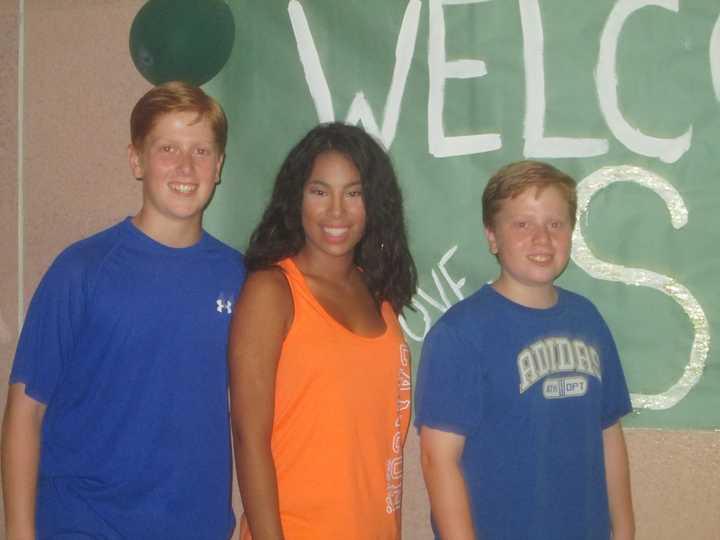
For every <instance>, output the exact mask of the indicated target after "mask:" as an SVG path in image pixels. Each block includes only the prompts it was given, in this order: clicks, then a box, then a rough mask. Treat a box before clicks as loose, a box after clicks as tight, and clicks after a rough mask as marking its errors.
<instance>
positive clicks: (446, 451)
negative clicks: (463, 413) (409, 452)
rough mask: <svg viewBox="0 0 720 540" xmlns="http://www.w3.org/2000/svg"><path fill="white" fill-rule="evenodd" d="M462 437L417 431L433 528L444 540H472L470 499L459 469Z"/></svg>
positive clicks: (444, 432) (433, 431) (462, 444)
mask: <svg viewBox="0 0 720 540" xmlns="http://www.w3.org/2000/svg"><path fill="white" fill-rule="evenodd" d="M464 447H465V437H463V436H462V435H458V434H456V433H450V432H447V431H440V430H437V429H432V428H429V427H427V426H422V427H421V428H420V452H421V457H420V460H421V464H422V470H423V476H424V477H425V485H426V486H427V490H428V495H429V496H430V508H431V511H432V516H433V519H434V521H435V526H436V527H437V529H438V532H439V533H440V537H441V538H442V539H443V540H474V539H475V532H474V530H473V523H472V517H471V514H470V499H469V498H468V494H467V488H466V487H465V479H464V477H463V474H462V471H461V469H460V458H461V456H462V451H463V448H464Z"/></svg>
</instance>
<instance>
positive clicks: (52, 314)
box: [10, 255, 84, 404]
mask: <svg viewBox="0 0 720 540" xmlns="http://www.w3.org/2000/svg"><path fill="white" fill-rule="evenodd" d="M68 259H69V258H68V257H67V256H63V255H60V257H58V259H56V260H55V262H54V263H53V264H52V265H51V267H50V269H49V270H48V271H47V273H46V274H45V276H44V277H43V278H42V280H41V282H40V284H39V285H38V288H37V290H36V291H35V294H34V295H33V299H32V301H31V303H30V307H29V309H28V312H27V316H26V318H25V323H24V324H23V329H22V332H21V333H20V339H19V341H18V346H17V350H16V353H15V360H14V362H13V368H12V371H11V373H10V383H11V384H12V383H24V384H25V393H26V394H27V395H28V396H30V397H31V398H33V399H35V400H37V401H39V402H41V403H44V404H48V403H49V401H50V399H51V397H52V394H53V392H54V390H55V387H56V386H57V384H58V381H59V380H60V378H61V376H62V373H63V369H65V367H66V366H67V364H68V362H69V359H70V357H71V355H72V351H73V349H74V346H75V337H76V332H77V329H78V328H79V327H80V326H81V322H80V321H81V317H82V313H83V296H84V294H83V287H82V268H81V267H78V265H73V264H72V261H70V260H68Z"/></svg>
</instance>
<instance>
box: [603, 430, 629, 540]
mask: <svg viewBox="0 0 720 540" xmlns="http://www.w3.org/2000/svg"><path fill="white" fill-rule="evenodd" d="M603 450H604V452H605V478H606V480H607V489H608V503H609V505H610V524H611V527H612V538H613V540H632V539H633V538H635V517H634V515H633V506H632V495H631V491H630V467H629V465H628V456H627V448H626V446H625V438H624V437H623V432H622V427H621V426H620V422H617V423H615V424H613V425H612V426H610V427H608V428H606V429H605V430H604V431H603Z"/></svg>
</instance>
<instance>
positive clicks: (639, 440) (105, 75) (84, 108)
mask: <svg viewBox="0 0 720 540" xmlns="http://www.w3.org/2000/svg"><path fill="white" fill-rule="evenodd" d="M142 4H143V1H142V0H25V14H24V32H25V50H24V62H23V64H22V67H23V69H24V79H25V83H24V86H23V93H22V95H23V100H24V111H23V114H22V122H23V129H24V134H23V141H22V148H21V150H22V154H23V155H24V158H23V160H22V169H23V170H22V174H21V175H20V178H18V165H19V162H18V145H17V139H18V127H19V126H18V77H19V73H20V71H19V69H18V63H17V58H18V39H19V33H18V28H19V21H20V18H19V15H18V5H19V2H16V1H15V0H0V66H1V71H0V158H1V159H2V163H3V168H4V172H3V173H2V176H0V355H1V356H0V359H1V360H0V377H2V378H3V380H5V379H6V377H7V373H8V370H9V367H10V364H11V361H12V352H13V350H14V347H15V342H16V337H17V320H18V316H17V312H18V305H19V302H18V286H19V283H20V282H21V281H22V282H23V283H24V286H23V295H22V296H23V298H24V302H25V303H27V302H28V300H29V298H30V296H31V295H32V292H33V291H34V289H35V287H36V285H37V282H38V280H39V279H40V277H41V276H42V274H43V272H44V271H45V269H46V268H47V266H48V264H49V263H50V261H51V260H52V259H53V257H54V256H55V255H56V254H57V253H58V251H59V250H60V249H61V248H62V247H63V246H65V245H66V244H68V243H69V242H71V241H73V240H76V239H78V238H80V237H83V236H85V235H87V234H89V233H91V232H92V231H95V230H98V229H100V228H102V227H105V226H107V225H109V224H111V223H113V222H115V221H117V220H118V219H119V218H120V217H122V216H125V215H128V214H131V213H134V212H135V211H136V210H137V208H138V202H139V197H140V190H139V186H138V185H137V184H136V182H135V181H134V180H133V179H132V177H131V176H130V174H129V171H128V167H127V163H126V153H125V148H126V145H127V142H128V127H127V124H128V122H127V118H128V114H129V111H130V109H131V107H132V105H133V103H134V102H135V101H136V100H137V98H138V97H139V96H140V95H142V93H143V92H144V91H145V90H146V89H147V88H148V84H147V83H146V82H145V81H144V80H143V79H142V78H141V77H140V75H138V73H137V72H136V71H135V69H134V67H133V66H132V63H131V61H130V57H129V54H128V31H129V27H130V23H131V22H132V18H133V17H134V15H135V13H136V12H137V10H138V9H139V7H140V6H141V5H142ZM20 191H22V193H23V201H24V202H23V205H22V212H21V216H20V219H18V194H19V192H20ZM19 228H20V229H21V231H22V233H23V241H22V247H23V249H24V255H23V257H22V261H20V264H18V239H19V234H18V233H19ZM20 269H22V270H20ZM19 277H21V278H22V279H21V280H19ZM5 395H6V387H5V385H2V386H0V402H4V400H5ZM627 439H628V445H629V450H630V458H631V468H632V475H633V489H634V498H635V506H636V512H637V522H638V538H639V539H640V540H664V539H668V540H670V539H676V538H682V539H684V540H720V432H682V431H646V430H632V431H630V432H629V433H628V434H627ZM404 531H405V538H406V539H409V540H424V539H430V538H431V534H430V533H429V530H428V508H427V500H426V497H425V493H424V491H423V487H422V479H421V477H420V471H419V467H418V451H417V438H416V437H415V435H414V433H411V434H410V438H409V442H408V447H407V450H406V490H405V503H404Z"/></svg>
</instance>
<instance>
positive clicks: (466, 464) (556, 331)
mask: <svg viewBox="0 0 720 540" xmlns="http://www.w3.org/2000/svg"><path fill="white" fill-rule="evenodd" d="M557 291H558V295H559V296H558V301H557V303H556V305H555V306H553V307H551V308H549V309H532V308H528V307H525V306H522V305H519V304H516V303H514V302H512V301H510V300H509V299H507V298H505V297H504V296H502V295H500V294H499V293H498V292H496V291H495V289H493V288H492V286H489V285H485V286H483V287H482V288H481V289H480V290H479V291H478V292H476V293H475V294H473V295H472V296H471V297H469V298H467V299H466V300H463V301H461V302H459V303H458V304H456V305H455V306H453V307H452V308H451V309H450V310H448V312H447V313H446V314H445V315H443V317H442V318H441V319H440V320H439V321H438V322H437V324H436V325H435V326H434V327H433V328H432V329H431V331H430V332H429V334H428V336H427V338H426V339H425V343H424V345H423V351H422V358H421V362H420V367H419V372H418V382H417V389H416V394H415V414H416V416H415V424H416V425H417V426H418V427H420V426H429V427H431V428H434V429H438V430H442V431H448V432H453V433H457V434H460V435H463V436H465V446H464V449H463V454H462V458H461V467H462V471H463V475H464V478H465V482H466V485H467V489H468V491H469V498H470V506H471V512H472V518H473V523H474V526H475V531H476V534H477V536H478V538H482V539H489V540H503V539H505V540H608V539H609V538H610V522H609V509H608V499H607V488H606V480H605V465H604V457H603V442H602V431H603V429H605V428H607V427H609V426H611V425H613V424H615V423H616V422H617V421H618V419H620V418H621V417H622V416H624V415H625V414H627V413H628V412H629V411H630V410H631V405H630V399H629V395H628V390H627V386H626V383H625V378H624V376H623V373H622V368H621V366H620V361H619V358H618V354H617V349H616V347H615V343H614V341H613V339H612V336H611V334H610V331H609V329H608V327H607V326H606V324H605V322H604V321H603V319H602V317H601V316H600V314H599V313H598V311H597V309H596V308H595V306H593V305H592V303H591V302H590V301H589V300H587V299H586V298H583V297H582V296H580V295H577V294H574V293H572V292H569V291H567V290H564V289H561V288H557ZM437 537H438V538H439V536H437Z"/></svg>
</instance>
